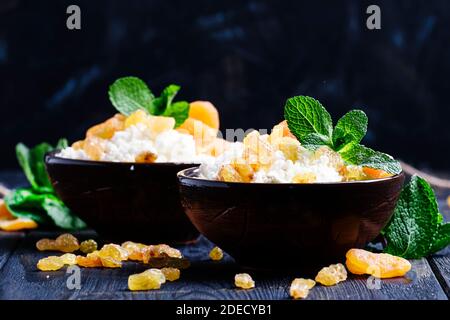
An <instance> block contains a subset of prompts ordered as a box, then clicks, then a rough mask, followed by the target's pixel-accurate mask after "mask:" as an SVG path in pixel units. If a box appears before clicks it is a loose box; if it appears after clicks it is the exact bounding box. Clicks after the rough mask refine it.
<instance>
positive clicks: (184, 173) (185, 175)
mask: <svg viewBox="0 0 450 320" xmlns="http://www.w3.org/2000/svg"><path fill="white" fill-rule="evenodd" d="M198 170H200V168H199V167H191V168H186V169H183V170H181V171H179V172H178V173H177V178H178V181H179V183H180V184H183V180H184V181H195V182H197V183H198V184H204V185H209V186H211V184H214V186H224V187H226V186H247V185H248V186H272V187H274V186H284V187H290V188H292V187H300V186H344V185H346V186H348V185H368V184H377V183H383V182H388V181H393V180H397V179H402V178H404V176H405V173H404V171H403V170H402V171H401V172H400V173H397V174H395V175H393V176H391V177H386V178H380V179H371V180H357V181H342V182H313V183H292V182H290V183H280V182H278V183H264V182H226V181H218V180H209V179H204V178H199V177H193V176H189V174H192V173H194V171H196V172H195V173H197V174H198Z"/></svg>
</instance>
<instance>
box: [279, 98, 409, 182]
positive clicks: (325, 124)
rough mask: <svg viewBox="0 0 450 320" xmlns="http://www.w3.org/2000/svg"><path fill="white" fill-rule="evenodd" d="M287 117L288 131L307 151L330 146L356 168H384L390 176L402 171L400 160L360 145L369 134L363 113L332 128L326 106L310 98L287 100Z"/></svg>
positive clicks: (354, 113)
mask: <svg viewBox="0 0 450 320" xmlns="http://www.w3.org/2000/svg"><path fill="white" fill-rule="evenodd" d="M284 117H285V119H286V120H287V124H288V127H289V130H290V131H291V132H292V134H294V135H295V136H296V137H297V139H298V140H299V141H300V142H301V143H302V144H303V145H304V146H305V147H306V148H308V149H311V150H315V149H317V148H318V147H320V146H328V147H330V148H331V149H333V150H335V151H336V152H338V153H340V155H341V156H342V159H343V160H344V161H345V162H346V163H348V164H353V165H361V166H366V167H370V168H375V169H381V170H384V171H386V172H389V173H391V174H398V173H400V172H401V171H402V169H401V166H400V164H399V162H398V161H396V160H395V159H393V158H392V157H391V156H389V155H387V154H385V153H382V152H378V151H375V150H372V149H370V148H367V147H365V146H363V145H361V144H359V143H360V142H361V140H362V139H363V138H364V136H365V135H366V132H367V124H368V119H367V116H366V114H365V113H364V112H363V111H361V110H352V111H350V112H348V113H347V114H345V115H344V116H343V117H342V118H341V119H340V120H339V121H338V122H337V124H336V127H335V128H334V129H333V121H332V119H331V116H330V114H329V113H328V111H327V110H326V109H325V107H324V106H323V105H322V104H321V103H320V102H319V101H317V100H315V99H314V98H311V97H307V96H296V97H292V98H290V99H288V100H287V101H286V105H285V107H284Z"/></svg>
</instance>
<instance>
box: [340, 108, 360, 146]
mask: <svg viewBox="0 0 450 320" xmlns="http://www.w3.org/2000/svg"><path fill="white" fill-rule="evenodd" d="M367 123H368V119H367V116H366V114H365V113H364V112H363V111H361V110H352V111H350V112H347V113H346V114H345V115H344V116H343V117H342V118H341V119H339V121H338V122H337V124H336V127H335V128H334V131H333V146H334V148H335V149H336V150H339V149H340V148H342V147H344V146H345V145H347V144H349V143H351V142H354V143H360V142H361V140H362V139H363V138H364V136H365V135H366V132H367Z"/></svg>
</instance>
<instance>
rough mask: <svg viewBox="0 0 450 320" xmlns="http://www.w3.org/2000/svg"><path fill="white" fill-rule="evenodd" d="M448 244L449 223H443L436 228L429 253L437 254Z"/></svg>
mask: <svg viewBox="0 0 450 320" xmlns="http://www.w3.org/2000/svg"><path fill="white" fill-rule="evenodd" d="M449 244H450V223H443V224H440V225H439V226H438V230H437V232H436V235H435V236H434V239H433V244H432V245H431V249H430V253H435V252H438V251H440V250H442V249H444V248H445V247H447V246H448V245H449Z"/></svg>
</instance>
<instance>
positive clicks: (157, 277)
mask: <svg viewBox="0 0 450 320" xmlns="http://www.w3.org/2000/svg"><path fill="white" fill-rule="evenodd" d="M165 282H166V278H165V276H164V274H163V273H162V271H161V270H159V269H149V270H146V271H144V272H142V273H138V274H133V275H131V276H129V277H128V288H129V289H130V290H132V291H136V290H154V289H159V288H161V285H162V284H163V283H165Z"/></svg>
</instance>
